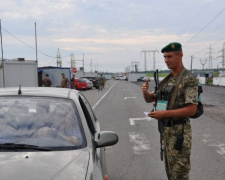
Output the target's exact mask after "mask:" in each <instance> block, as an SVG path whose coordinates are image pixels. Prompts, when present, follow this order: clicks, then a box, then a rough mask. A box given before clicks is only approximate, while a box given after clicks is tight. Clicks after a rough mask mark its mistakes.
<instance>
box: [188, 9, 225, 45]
mask: <svg viewBox="0 0 225 180" xmlns="http://www.w3.org/2000/svg"><path fill="white" fill-rule="evenodd" d="M224 10H225V8H223V9H222V11H220V12H219V13H218V14H217V15H216V16H215V17H214V18H213V19H212V20H211V21H210V22H208V23H207V24H206V25H205V26H204V27H203V28H202V29H201V30H200V31H199V32H198V33H197V34H195V35H194V36H193V37H192V38H191V39H190V40H189V41H188V42H186V44H188V43H189V42H190V41H191V40H192V39H194V38H195V37H196V36H197V35H198V34H200V33H201V32H202V31H203V30H204V29H205V28H206V27H207V26H208V25H209V24H211V22H213V21H214V20H215V19H216V18H217V17H218V16H219V15H220V14H221V13H222V12H223V11H224ZM186 44H185V45H186Z"/></svg>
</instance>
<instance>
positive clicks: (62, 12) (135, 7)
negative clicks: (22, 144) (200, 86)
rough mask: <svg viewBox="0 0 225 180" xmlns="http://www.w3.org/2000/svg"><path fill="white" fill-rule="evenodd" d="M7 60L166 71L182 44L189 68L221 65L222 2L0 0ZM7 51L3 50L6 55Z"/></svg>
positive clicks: (224, 5) (223, 36)
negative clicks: (169, 49) (166, 53)
mask: <svg viewBox="0 0 225 180" xmlns="http://www.w3.org/2000/svg"><path fill="white" fill-rule="evenodd" d="M0 4H1V6H0V19H1V27H2V43H3V57H4V58H5V59H14V58H18V57H23V58H25V59H26V60H36V49H35V48H36V46H35V25H34V24H35V23H36V33H37V50H38V65H39V67H43V66H57V63H56V62H57V58H56V57H57V53H58V50H59V52H60V56H61V58H62V67H70V65H71V63H70V62H71V54H73V57H72V58H73V59H75V60H76V61H75V62H76V67H77V68H79V67H81V66H82V61H80V60H82V58H83V55H84V69H85V71H95V70H97V71H101V72H102V71H104V72H125V71H129V70H134V64H136V65H137V66H138V70H139V71H143V70H145V61H144V58H145V56H144V53H143V50H146V51H155V53H153V52H148V53H146V69H147V70H153V69H154V67H153V54H155V69H156V68H157V69H159V70H165V69H167V67H166V65H165V63H164V59H163V54H162V53H161V49H162V48H163V47H164V46H165V45H167V44H168V43H170V42H180V43H181V44H182V48H183V53H184V56H183V64H184V66H185V67H186V68H187V69H190V67H191V56H193V58H192V59H193V63H192V67H193V68H194V69H202V68H203V67H204V68H205V69H206V68H210V64H209V60H208V59H209V55H210V53H209V52H210V46H211V51H212V67H213V68H217V67H219V68H221V67H222V63H221V62H222V57H220V56H221V55H222V53H221V52H219V51H220V50H222V49H223V43H224V42H225V1H224V0H170V1H168V0H37V1H33V0H20V1H18V0H7V1H5V0H0ZM0 54H1V53H0Z"/></svg>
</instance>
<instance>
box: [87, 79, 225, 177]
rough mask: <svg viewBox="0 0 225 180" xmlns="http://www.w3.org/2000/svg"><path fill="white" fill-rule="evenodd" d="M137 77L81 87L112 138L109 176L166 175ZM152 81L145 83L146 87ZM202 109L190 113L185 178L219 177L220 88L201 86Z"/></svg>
mask: <svg viewBox="0 0 225 180" xmlns="http://www.w3.org/2000/svg"><path fill="white" fill-rule="evenodd" d="M141 85H142V83H141V82H139V83H131V82H127V81H114V80H109V81H107V82H106V86H105V89H103V91H98V90H96V89H92V90H89V91H83V94H84V95H85V96H86V97H87V99H88V100H89V102H90V104H91V106H92V107H93V109H94V112H95V114H96V117H97V118H98V120H99V122H100V124H101V129H102V130H110V131H115V132H116V133H117V134H118V136H119V142H118V144H116V145H114V146H111V147H107V148H106V163H107V171H108V177H109V179H113V180H166V179H167V178H166V173H165V168H164V162H162V161H161V160H160V155H159V153H160V151H159V148H160V144H159V133H158V129H157V128H158V127H157V121H156V120H150V119H148V118H145V114H144V112H149V111H151V109H152V104H147V103H145V101H144V99H143V97H142V92H141ZM153 88H154V83H153V82H151V83H150V90H151V89H153ZM203 91H204V92H203V94H202V102H203V105H204V110H205V111H204V114H203V115H202V116H201V117H200V118H198V119H191V124H192V134H193V141H192V155H191V165H192V168H191V172H190V179H191V180H212V179H215V180H224V179H225V88H224V87H213V86H203Z"/></svg>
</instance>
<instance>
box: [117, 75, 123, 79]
mask: <svg viewBox="0 0 225 180" xmlns="http://www.w3.org/2000/svg"><path fill="white" fill-rule="evenodd" d="M122 79H123V75H119V76H115V80H122Z"/></svg>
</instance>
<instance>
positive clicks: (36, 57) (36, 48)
mask: <svg viewBox="0 0 225 180" xmlns="http://www.w3.org/2000/svg"><path fill="white" fill-rule="evenodd" d="M34 28H35V47H36V62H37V67H38V55H37V31H36V22H35V23H34Z"/></svg>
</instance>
